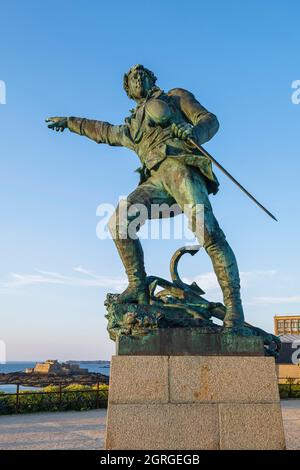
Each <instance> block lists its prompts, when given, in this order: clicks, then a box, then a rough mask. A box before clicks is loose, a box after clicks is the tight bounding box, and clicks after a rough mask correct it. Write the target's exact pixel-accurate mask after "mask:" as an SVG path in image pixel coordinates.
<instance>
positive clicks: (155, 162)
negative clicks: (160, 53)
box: [47, 65, 247, 337]
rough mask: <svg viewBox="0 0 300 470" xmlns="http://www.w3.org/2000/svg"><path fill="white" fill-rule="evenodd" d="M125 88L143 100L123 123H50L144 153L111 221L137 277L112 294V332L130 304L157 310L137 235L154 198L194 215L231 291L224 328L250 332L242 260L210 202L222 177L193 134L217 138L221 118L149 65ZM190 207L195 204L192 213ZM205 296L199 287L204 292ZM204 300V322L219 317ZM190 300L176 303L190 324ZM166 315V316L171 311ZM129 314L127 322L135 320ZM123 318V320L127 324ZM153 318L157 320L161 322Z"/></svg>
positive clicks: (129, 270)
mask: <svg viewBox="0 0 300 470" xmlns="http://www.w3.org/2000/svg"><path fill="white" fill-rule="evenodd" d="M124 88H125V91H126V92H127V94H128V96H129V98H132V99H134V100H135V101H136V107H135V108H134V109H133V110H132V111H131V115H130V116H129V117H127V118H126V119H125V122H124V124H122V125H112V124H109V123H107V122H104V121H98V120H90V119H85V118H78V117H52V118H49V119H48V120H47V121H50V122H51V124H49V125H48V127H49V128H52V129H56V130H57V131H63V130H64V129H65V128H68V129H69V130H70V131H71V132H75V133H77V134H79V135H82V136H86V137H88V138H90V139H92V140H94V141H95V142H97V143H106V144H108V145H113V146H116V145H117V146H124V147H127V148H129V149H131V150H133V151H134V152H136V153H137V155H138V156H139V158H140V160H141V162H142V167H141V168H140V169H139V172H140V175H141V179H140V184H139V185H138V187H137V188H136V189H135V190H134V191H133V192H132V193H131V194H130V195H129V196H128V198H127V202H126V203H125V205H123V206H121V205H119V206H118V208H117V210H116V212H115V214H114V216H113V217H112V218H111V220H110V223H109V227H110V231H111V233H112V235H113V239H114V241H115V244H116V247H117V249H118V252H119V255H120V257H121V259H122V262H123V264H124V267H125V270H126V274H127V277H128V281H129V285H128V287H127V289H126V290H125V291H124V292H123V293H122V294H120V295H118V296H113V297H110V301H109V300H108V301H107V307H108V311H109V315H110V316H111V317H109V321H110V326H109V329H110V333H111V337H113V336H114V333H112V331H113V328H114V327H113V326H112V325H113V324H114V322H116V318H117V317H118V315H119V316H120V315H121V317H122V315H123V314H124V309H125V310H126V308H127V306H128V309H127V310H128V312H129V313H131V314H133V315H136V316H137V317H139V315H140V311H141V310H143V309H144V310H146V311H147V312H148V313H147V315H148V316H149V315H150V317H151V315H152V314H153V302H155V299H153V295H152V294H151V278H147V275H146V272H145V267H144V256H143V250H142V246H141V243H140V240H139V238H138V237H137V231H138V230H139V228H140V226H141V225H142V224H143V223H144V222H145V221H146V220H147V219H148V218H154V217H155V215H153V212H152V211H151V207H152V206H153V204H156V205H162V204H164V205H167V206H168V207H172V208H174V207H175V208H176V209H174V211H173V214H170V212H169V213H166V214H165V213H163V212H161V213H159V214H158V215H157V216H158V217H165V216H171V215H176V214H178V213H180V212H185V213H186V215H187V217H188V220H189V226H190V228H191V229H192V230H193V232H194V233H195V235H196V237H197V238H198V240H199V243H200V244H202V245H203V246H204V248H205V250H206V252H207V253H208V255H209V256H210V258H211V260H212V264H213V268H214V271H215V273H216V276H217V279H218V282H219V285H220V287H221V289H222V292H223V298H224V306H223V315H222V320H223V328H224V331H226V332H228V331H230V332H231V333H241V332H243V331H244V333H245V328H244V313H243V308H242V302H241V298H240V278H239V271H238V266H237V262H236V259H235V256H234V253H233V251H232V249H231V248H230V246H229V244H228V242H227V240H226V238H225V235H224V233H223V231H222V230H221V229H220V227H219V224H218V222H217V220H216V218H215V216H214V214H213V211H212V207H211V204H210V200H209V194H210V193H213V194H216V193H217V191H218V186H219V183H218V180H217V178H216V176H215V175H214V173H213V171H212V165H211V162H210V160H209V159H208V158H207V157H205V156H204V155H203V154H202V153H201V152H200V151H199V150H198V149H196V148H195V146H193V145H192V144H191V139H192V140H193V141H195V142H196V143H197V144H199V145H201V144H203V143H205V142H207V141H208V140H210V139H211V138H212V137H213V136H214V135H215V133H216V132H217V130H218V128H219V123H218V120H217V118H216V116H215V115H214V114H212V113H211V112H209V111H208V110H207V109H206V108H204V107H203V106H202V105H201V104H200V103H199V102H198V101H197V100H196V98H195V97H194V95H193V94H192V93H190V92H189V91H187V90H184V89H182V88H174V89H172V90H170V91H169V92H164V91H163V90H161V89H160V88H158V87H157V86H156V77H155V76H154V74H153V72H151V71H150V70H148V69H147V68H145V67H143V66H142V65H136V66H134V67H132V68H131V69H130V70H129V72H128V73H127V74H125V76H124ZM139 205H143V206H144V207H146V214H144V215H143V216H141V211H140V209H137V208H138V207H139ZM200 206H201V207H204V226H203V227H202V229H203V230H202V231H201V230H200V229H199V227H198V225H197V214H198V212H197V211H198V208H199V207H200ZM186 207H189V208H190V210H189V211H186V210H185V208H186ZM134 209H137V210H134ZM137 217H139V223H138V224H135V225H134V224H133V226H134V227H135V229H134V233H131V232H130V230H129V228H130V227H132V222H134V221H135V220H136V219H137ZM200 232H201V233H200ZM149 279H150V281H149ZM169 288H170V286H169ZM173 288H174V286H173ZM198 289H199V288H198ZM200 290H201V289H200ZM189 294H191V292H190V293H189ZM194 294H195V292H194ZM199 295H200V292H199V290H198V297H199ZM175 297H176V296H175ZM177 300H178V299H177ZM194 300H195V299H194ZM197 302H198V304H199V303H200V304H201V305H200V306H199V305H198V307H197V306H195V305H194V307H193V308H192V309H191V311H193V312H194V313H195V312H197V314H198V315H202V321H203V322H204V323H205V322H211V320H210V317H211V315H206V316H205V315H203V312H204V311H205V309H206V311H207V304H208V301H204V302H203V299H202V300H201V301H199V298H198V300H197ZM197 302H196V303H197ZM175 303H176V302H175ZM177 303H178V302H177ZM188 303H189V300H187V299H185V300H184V301H181V305H177V306H176V307H174V306H173V307H172V308H173V310H174V308H176V312H177V313H178V312H181V313H180V314H179V315H177V317H180V315H181V326H182V323H184V321H186V326H189V322H190V320H191V319H190V318H189V319H187V316H188V313H187V312H188V311H189V310H190V306H189V305H188ZM160 307H161V308H162V307H163V306H160ZM169 307H170V306H169ZM210 308H211V304H210ZM201 309H202V310H203V309H204V310H203V311H202V310H201ZM162 310H163V309H162ZM169 312H170V310H169ZM184 312H185V313H184ZM125 313H126V312H125ZM204 313H205V312H204ZM163 314H164V315H166V312H165V311H164V310H163ZM147 315H146V316H147ZM122 318H123V317H122ZM199 319H200V318H199ZM119 320H120V319H119ZM123 320H124V325H125V324H126V321H127V320H126V321H125V319H123ZM123 320H122V321H123ZM194 320H195V318H194ZM122 321H121V320H120V322H121V324H122ZM178 321H179V320H178ZM117 323H118V322H117ZM150 323H151V322H150ZM152 323H153V324H155V325H156V326H157V323H155V321H154V320H153V322H152ZM140 326H141V325H140ZM156 326H155V327H156ZM177 326H178V325H177ZM125 329H126V328H125ZM121 330H122V328H121V329H119V330H118V334H119V333H120V331H121ZM246 334H247V333H246Z"/></svg>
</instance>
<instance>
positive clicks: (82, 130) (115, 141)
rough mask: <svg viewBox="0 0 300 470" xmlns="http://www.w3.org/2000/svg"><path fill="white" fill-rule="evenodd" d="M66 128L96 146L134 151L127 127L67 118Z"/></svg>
mask: <svg viewBox="0 0 300 470" xmlns="http://www.w3.org/2000/svg"><path fill="white" fill-rule="evenodd" d="M68 128H69V130H70V131H71V132H75V133H76V134H79V135H83V136H85V137H88V138H89V139H92V140H94V141H95V142H97V143H98V144H108V145H114V146H121V147H128V148H130V149H132V150H133V149H134V147H133V142H132V139H131V136H130V130H129V128H128V126H126V125H121V126H114V125H112V124H109V123H108V122H104V121H97V120H92V119H85V118H78V117H73V116H72V117H69V118H68Z"/></svg>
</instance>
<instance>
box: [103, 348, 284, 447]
mask: <svg viewBox="0 0 300 470" xmlns="http://www.w3.org/2000/svg"><path fill="white" fill-rule="evenodd" d="M223 349H224V348H223ZM250 354H251V353H249V355H248V356H246V355H244V356H239V355H226V356H224V355H219V356H217V355H211V356H207V355H186V354H185V355H179V354H178V355H156V356H155V355H127V356H126V355H119V356H114V357H113V358H112V364H111V373H110V387H109V404H108V420H107V434H106V449H107V450H114V449H120V450H125V449H128V450H136V449H142V450H151V449H154V450H158V449H164V450H167V449H170V450H192V449H194V450H200V449H266V450H267V449H284V448H285V439H284V432H283V423H282V416H281V409H280V402H279V393H278V385H277V378H276V373H275V363H274V358H272V357H264V356H262V355H260V356H259V355H257V354H256V355H255V354H254V352H252V355H250Z"/></svg>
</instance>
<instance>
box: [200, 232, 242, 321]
mask: <svg viewBox="0 0 300 470" xmlns="http://www.w3.org/2000/svg"><path fill="white" fill-rule="evenodd" d="M204 247H205V249H206V251H207V253H208V255H209V256H210V258H211V260H212V263H213V268H214V271H215V273H216V276H217V279H218V282H219V284H220V287H221V289H222V292H223V298H224V305H225V307H226V315H225V318H224V321H223V326H224V327H225V328H230V329H237V330H238V329H239V328H241V327H242V326H243V324H244V312H243V307H242V301H241V295H240V276H239V270H238V266H237V262H236V258H235V256H234V253H233V251H232V249H231V248H230V246H229V244H228V242H227V240H226V239H225V236H224V234H223V232H222V231H220V234H219V236H218V238H217V240H214V242H213V243H209V244H205V245H204Z"/></svg>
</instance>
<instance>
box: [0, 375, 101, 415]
mask: <svg viewBox="0 0 300 470" xmlns="http://www.w3.org/2000/svg"><path fill="white" fill-rule="evenodd" d="M95 385H96V388H84V389H75V390H72V389H69V390H66V389H64V385H63V384H60V385H58V386H57V388H58V390H49V391H48V390H45V391H31V390H30V391H28V390H20V385H19V384H17V385H16V387H17V389H16V392H15V393H3V394H0V414H6V413H1V401H2V400H7V399H9V400H10V405H11V400H12V397H15V400H14V411H12V410H11V411H10V413H11V412H14V413H20V412H22V401H26V400H27V401H28V399H29V400H30V399H33V400H34V398H35V397H47V398H48V397H51V396H52V397H54V400H50V403H49V410H48V409H47V411H53V410H58V411H62V410H63V409H64V406H65V405H71V407H68V408H67V409H78V408H76V407H75V408H72V404H73V402H74V400H71V402H67V403H65V401H64V399H65V397H68V396H71V395H73V396H74V397H75V404H76V397H77V398H82V397H84V395H85V394H91V397H93V400H91V401H89V403H88V405H89V406H88V409H98V408H105V407H106V406H107V400H108V388H107V389H101V388H100V383H99V382H98V383H97V384H95ZM101 385H103V384H101ZM55 395H56V396H57V399H56V400H55ZM32 403H33V402H32ZM83 404H85V405H87V403H83ZM27 408H30V405H29V406H28V404H27ZM10 409H11V406H10ZM29 411H30V410H29ZM40 411H46V410H43V409H42V410H40ZM27 412H28V409H27Z"/></svg>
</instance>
